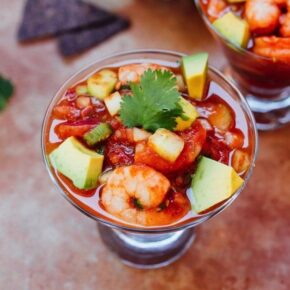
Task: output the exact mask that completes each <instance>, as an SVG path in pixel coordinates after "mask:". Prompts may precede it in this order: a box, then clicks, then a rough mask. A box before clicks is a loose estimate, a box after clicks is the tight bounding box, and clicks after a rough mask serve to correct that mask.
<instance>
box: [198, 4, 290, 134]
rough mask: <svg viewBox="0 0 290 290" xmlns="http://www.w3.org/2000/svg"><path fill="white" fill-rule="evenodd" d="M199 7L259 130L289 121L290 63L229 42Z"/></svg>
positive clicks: (227, 70) (276, 126) (274, 127)
mask: <svg viewBox="0 0 290 290" xmlns="http://www.w3.org/2000/svg"><path fill="white" fill-rule="evenodd" d="M201 1H202V0H195V4H196V7H197V9H198V11H199V13H200V15H201V17H202V19H203V21H204V23H205V24H206V26H207V28H208V30H209V31H210V33H211V34H212V35H213V37H214V38H215V40H216V41H217V42H218V44H219V45H220V47H221V48H222V50H223V52H224V54H225V56H226V58H227V65H226V66H225V67H224V69H223V71H224V73H225V75H226V76H228V77H229V78H230V79H231V80H232V81H233V82H234V83H235V85H236V86H237V87H238V88H239V90H240V91H241V92H242V93H243V95H244V96H245V97H246V99H247V101H248V103H249V105H250V108H251V109H252V111H253V112H254V115H255V118H256V123H257V128H258V129H259V130H273V129H276V128H279V127H281V126H283V125H285V124H288V123H289V122H290V65H289V64H286V63H280V62H275V61H273V60H272V59H270V58H266V57H263V56H260V55H257V54H255V53H253V52H251V51H249V50H246V49H244V48H242V47H240V46H237V45H236V44H234V43H232V42H230V41H229V40H228V39H227V38H225V37H224V36H223V35H222V34H221V33H220V32H219V31H217V30H216V29H215V27H214V26H213V25H212V23H211V22H210V21H209V19H208V17H207V15H206V14H205V11H204V9H203V7H202V5H201Z"/></svg>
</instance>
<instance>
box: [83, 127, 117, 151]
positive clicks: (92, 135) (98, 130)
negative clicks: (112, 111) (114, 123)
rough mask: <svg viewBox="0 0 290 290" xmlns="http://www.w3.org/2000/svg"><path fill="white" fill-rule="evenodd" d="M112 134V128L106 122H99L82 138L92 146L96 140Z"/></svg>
mask: <svg viewBox="0 0 290 290" xmlns="http://www.w3.org/2000/svg"><path fill="white" fill-rule="evenodd" d="M111 134H112V128H111V126H110V125H109V124H107V123H100V124H99V125H97V126H96V127H95V128H93V129H92V130H90V131H89V132H87V133H86V134H85V135H84V140H85V141H86V142H87V144H88V145H89V146H94V145H96V144H97V143H98V142H101V141H103V140H105V139H107V138H108V137H109V136H110V135H111Z"/></svg>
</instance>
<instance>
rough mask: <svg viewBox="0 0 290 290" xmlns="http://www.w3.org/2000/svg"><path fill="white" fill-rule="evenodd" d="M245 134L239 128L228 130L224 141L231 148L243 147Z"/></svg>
mask: <svg viewBox="0 0 290 290" xmlns="http://www.w3.org/2000/svg"><path fill="white" fill-rule="evenodd" d="M244 138H245V137H244V134H243V133H242V131H241V130H239V129H233V130H231V131H228V132H226V133H225V135H224V142H225V143H226V144H227V145H228V146H229V147H230V148H231V149H236V148H242V147H243V145H244Z"/></svg>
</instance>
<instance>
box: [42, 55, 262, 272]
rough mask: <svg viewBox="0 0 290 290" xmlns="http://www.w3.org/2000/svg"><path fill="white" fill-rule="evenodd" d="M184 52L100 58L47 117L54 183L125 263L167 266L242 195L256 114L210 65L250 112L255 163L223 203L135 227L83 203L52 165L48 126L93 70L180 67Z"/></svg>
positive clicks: (212, 71)
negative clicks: (175, 218) (140, 65)
mask: <svg viewBox="0 0 290 290" xmlns="http://www.w3.org/2000/svg"><path fill="white" fill-rule="evenodd" d="M182 56H184V54H182V53H178V52H173V51H162V50H136V51H128V52H124V53H120V54H115V55H111V56H109V57H106V58H102V59H99V60H97V61H96V62H94V63H92V64H91V65H89V66H88V67H87V68H85V69H83V70H81V71H80V72H78V73H76V74H75V75H74V76H72V77H71V78H70V79H69V80H68V81H66V82H65V83H64V85H63V86H62V87H61V88H60V89H59V91H58V92H57V93H56V95H55V96H54V97H53V99H52V101H51V103H50V105H49V107H48V109H47V111H46V114H45V117H44V121H43V127H42V153H43V158H44V161H45V165H46V169H47V171H48V173H49V175H50V177H51V179H52V181H53V183H54V184H55V185H56V187H57V188H58V190H59V192H60V193H61V194H62V196H63V197H65V198H66V200H67V201H69V202H70V203H71V204H72V205H73V206H75V207H76V208H77V209H78V210H80V211H81V212H83V213H84V214H86V215H87V216H89V217H90V218H92V219H94V220H95V221H97V222H98V223H97V224H98V228H99V231H100V234H101V238H102V239H103V241H104V242H105V244H106V245H107V246H108V247H109V248H110V249H111V250H112V251H114V252H115V253H116V254H117V255H118V256H119V257H120V258H121V259H122V261H123V262H124V263H126V264H128V265H131V266H134V267H138V268H157V267H161V266H166V265H168V264H170V263H171V262H173V261H175V260H176V259H178V258H179V257H180V256H181V255H182V254H183V253H184V252H185V251H186V250H187V248H188V247H189V246H190V244H191V242H192V241H193V238H194V227H195V226H197V225H199V224H201V223H202V222H204V221H206V220H208V219H210V218H212V217H213V216H215V215H217V214H218V213H220V212H221V211H223V210H224V209H225V208H226V207H228V206H229V205H230V204H231V203H232V202H233V201H234V200H235V199H236V198H237V197H238V196H239V194H240V193H241V191H242V190H243V188H244V187H245V186H246V184H247V182H248V180H249V178H250V176H251V173H252V170H253V168H254V164H255V159H256V154H257V145H258V140H257V138H258V137H257V131H256V126H255V122H254V117H253V115H252V113H251V110H250V108H249V106H248V104H247V102H246V101H245V99H244V97H243V96H242V94H241V93H240V92H239V91H238V90H237V89H236V87H235V86H234V85H233V84H232V83H230V82H229V81H228V80H227V79H226V78H225V77H224V76H223V75H222V74H221V73H220V72H218V71H217V70H216V69H214V68H213V67H209V72H208V73H209V76H210V78H211V79H212V80H214V81H215V82H216V83H218V85H219V86H221V87H222V88H223V89H224V90H225V91H226V92H227V93H228V94H230V95H231V97H232V100H233V101H234V102H236V103H237V104H238V105H239V108H240V109H241V110H243V112H244V114H245V116H246V119H247V122H246V124H243V125H244V126H247V127H248V130H249V133H250V134H249V135H250V139H251V140H250V142H251V144H253V146H252V156H253V157H252V160H251V166H250V168H249V170H248V172H247V174H246V176H245V182H244V185H243V187H242V188H240V189H239V190H238V191H237V192H236V193H235V194H234V195H233V196H232V197H231V198H229V199H228V200H227V201H226V202H224V203H223V204H222V205H220V206H218V207H217V208H215V209H214V210H212V211H210V212H208V213H206V214H202V215H198V216H197V217H195V218H192V219H191V220H186V221H185V220H181V221H179V222H177V223H175V224H173V225H169V226H162V227H135V226H132V225H129V224H126V223H120V222H119V221H118V223H117V222H114V220H113V219H109V218H108V216H107V217H106V213H105V212H104V213H103V216H102V215H100V214H98V216H96V215H94V213H93V212H92V211H91V210H90V209H89V208H88V207H87V206H86V205H85V204H84V206H80V205H79V202H78V203H77V202H76V198H75V196H73V195H72V194H70V193H69V192H68V191H67V190H66V189H65V187H64V186H63V185H62V184H61V183H60V182H59V181H58V179H57V178H56V176H55V174H54V172H53V170H52V168H51V167H50V164H49V161H48V157H47V155H46V142H45V140H46V138H47V134H48V130H47V128H48V126H49V116H50V115H51V112H52V109H53V107H54V106H55V104H56V103H57V102H58V101H59V100H60V98H61V97H62V96H63V95H64V93H65V91H66V90H67V88H69V87H70V86H72V85H74V84H75V83H77V82H79V81H81V80H83V79H85V78H87V77H88V76H89V75H90V74H92V73H94V72H95V71H97V70H100V69H101V68H103V67H114V66H120V65H125V64H129V63H138V62H139V63H142V62H147V63H148V62H152V63H158V64H161V65H166V66H169V67H178V66H179V61H180V59H181V57H182Z"/></svg>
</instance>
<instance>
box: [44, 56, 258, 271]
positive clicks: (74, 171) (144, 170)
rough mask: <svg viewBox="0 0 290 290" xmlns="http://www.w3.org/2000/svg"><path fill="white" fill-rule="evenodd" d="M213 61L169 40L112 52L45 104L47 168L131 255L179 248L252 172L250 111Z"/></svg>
mask: <svg viewBox="0 0 290 290" xmlns="http://www.w3.org/2000/svg"><path fill="white" fill-rule="evenodd" d="M207 60H208V55H207V54H206V53H199V54H196V55H192V56H185V55H183V54H179V53H176V52H169V51H132V52H128V53H122V54H118V55H114V56H111V57H108V58H105V59H102V60H99V61H97V62H95V63H94V64H92V65H91V66H89V67H88V68H86V69H84V70H82V71H81V72H79V73H77V74H76V75H74V76H73V77H72V78H71V79H69V80H68V81H67V82H66V83H65V84H64V85H63V86H62V88H61V89H60V90H59V91H58V93H57V94H56V96H55V97H54V98H53V100H52V102H51V104H50V106H49V108H48V110H47V113H46V116H45V120H44V124H43V134H42V147H43V154H44V159H45V162H46V166H47V169H48V172H49V174H50V177H51V178H52V180H53V181H54V183H55V185H56V186H57V187H58V189H59V190H60V192H61V193H62V195H63V196H64V197H65V198H66V199H67V200H68V201H69V202H70V203H71V204H73V205H74V206H75V207H76V208H78V209H79V210H81V211H82V212H83V213H85V214H86V215H88V216H89V217H91V218H93V219H94V220H96V221H97V222H98V227H99V231H100V234H101V238H102V239H103V240H104V242H105V244H106V246H108V247H109V248H110V249H111V250H112V251H113V252H114V253H116V254H117V255H118V256H119V257H120V258H121V259H122V261H123V262H124V263H126V264H128V265H131V266H134V267H139V268H156V267H161V266H165V265H168V264H169V263H171V262H173V261H175V260H176V259H178V258H179V257H180V256H181V255H182V254H183V253H184V252H185V251H186V250H187V249H188V247H189V246H190V245H191V243H192V241H193V239H194V227H195V226H197V225H199V224H200V223H202V222H204V221H206V220H208V219H209V218H211V217H213V216H214V215H216V214H217V213H219V212H221V211H222V210H223V209H224V208H226V207H227V206H228V205H229V204H231V202H233V200H234V199H235V198H236V197H237V196H238V195H239V193H240V192H241V191H242V189H243V188H244V186H245V185H246V183H247V181H248V179H249V177H250V175H251V172H252V169H253V166H254V162H255V156H256V150H257V134H256V129H255V123H254V121H253V116H252V114H251V111H250V109H249V107H248V105H247V103H246V101H245V100H244V98H243V96H242V95H241V94H240V93H239V92H238V91H237V90H236V88H235V87H233V85H232V84H230V83H229V82H228V81H227V80H226V79H225V78H224V77H223V76H222V75H221V74H220V73H219V72H218V71H216V70H215V69H214V68H211V67H208V64H207Z"/></svg>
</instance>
